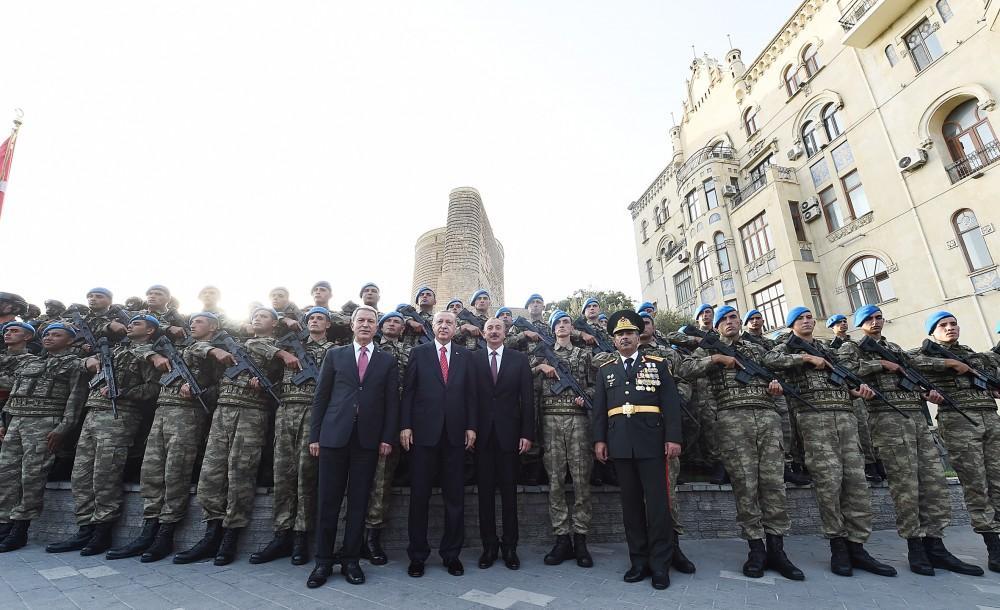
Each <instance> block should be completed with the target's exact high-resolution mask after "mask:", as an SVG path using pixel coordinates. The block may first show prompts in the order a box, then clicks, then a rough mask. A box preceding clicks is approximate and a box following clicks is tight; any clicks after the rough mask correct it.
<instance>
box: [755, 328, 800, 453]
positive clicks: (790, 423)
mask: <svg viewBox="0 0 1000 610" xmlns="http://www.w3.org/2000/svg"><path fill="white" fill-rule="evenodd" d="M740 339H741V340H743V341H745V342H748V343H753V344H756V345H758V346H760V347H762V348H763V349H764V352H765V353H767V352H769V351H771V350H772V349H774V346H775V345H777V343H776V342H775V341H773V340H772V339H768V338H767V337H765V336H764V335H755V334H753V333H751V332H748V331H743V334H742V335H740ZM771 400H773V401H774V407H775V410H777V412H778V415H780V416H781V438H782V439H783V440H784V442H783V443H782V447H784V448H785V452H786V453H785V455H786V458H791V459H792V460H793V461H796V462H798V463H800V464H801V463H802V442H801V439H800V438H799V434H798V430H797V429H796V427H795V414H794V413H792V411H791V410H790V409H789V408H788V401H787V400H786V399H785V397H784V396H775V397H773V398H772V399H771Z"/></svg>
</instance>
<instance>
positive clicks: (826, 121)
mask: <svg viewBox="0 0 1000 610" xmlns="http://www.w3.org/2000/svg"><path fill="white" fill-rule="evenodd" d="M823 129H825V130H826V139H827V140H829V141H831V142H832V141H834V140H835V139H836V138H837V136H839V135H840V134H842V133H844V130H843V128H842V127H841V126H840V118H839V117H838V116H837V105H836V104H827V105H826V106H825V107H824V108H823Z"/></svg>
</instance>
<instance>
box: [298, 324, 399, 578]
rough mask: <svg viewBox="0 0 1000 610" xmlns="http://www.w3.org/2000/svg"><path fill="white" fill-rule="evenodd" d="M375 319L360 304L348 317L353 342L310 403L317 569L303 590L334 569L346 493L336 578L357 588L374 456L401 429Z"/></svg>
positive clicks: (334, 357) (330, 365) (395, 376)
mask: <svg viewBox="0 0 1000 610" xmlns="http://www.w3.org/2000/svg"><path fill="white" fill-rule="evenodd" d="M376 320H377V314H376V312H375V309H373V308H372V307H370V306H368V305H361V306H360V307H358V308H357V309H356V310H354V313H353V314H351V330H352V331H353V332H354V341H353V342H352V343H351V344H350V345H344V346H341V347H336V348H333V349H332V350H330V352H329V353H328V354H327V355H326V358H324V359H323V368H322V369H321V371H320V377H319V382H318V383H317V386H316V395H315V397H314V398H313V405H312V425H311V432H310V437H309V453H310V454H312V455H313V456H318V457H319V496H318V513H319V518H318V520H317V521H318V525H317V530H316V567H315V568H314V569H313V571H312V574H310V575H309V579H308V580H307V581H306V586H308V587H309V588H316V587H320V586H322V585H323V584H324V583H325V582H326V579H327V578H329V576H330V574H331V572H332V571H333V549H334V544H335V543H336V540H337V522H338V520H339V519H340V503H341V501H342V500H343V498H344V490H345V488H346V490H347V520H346V524H345V527H344V542H343V551H342V553H341V568H340V571H341V573H342V574H343V575H344V576H345V577H346V579H347V582H349V583H351V584H352V585H360V584H361V583H363V582H364V581H365V575H364V573H363V572H362V571H361V567H360V566H359V565H358V556H359V555H360V554H361V538H362V534H363V532H364V525H365V514H366V513H367V510H368V496H369V495H370V494H371V486H372V480H373V479H374V477H375V467H376V465H377V464H378V457H379V455H383V456H385V455H389V453H391V452H392V450H393V447H392V446H393V443H395V440H396V434H397V431H398V430H399V367H398V365H397V364H396V359H395V358H394V357H393V356H390V355H389V354H387V353H385V352H382V351H380V350H378V349H376V348H375V344H374V343H372V338H373V337H374V336H375V328H376Z"/></svg>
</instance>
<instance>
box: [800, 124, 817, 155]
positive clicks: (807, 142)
mask: <svg viewBox="0 0 1000 610" xmlns="http://www.w3.org/2000/svg"><path fill="white" fill-rule="evenodd" d="M802 145H803V146H804V147H805V149H806V157H811V156H813V155H815V154H816V153H818V152H819V146H818V145H817V144H816V124H815V123H813V122H812V121H806V124H805V125H803V126H802Z"/></svg>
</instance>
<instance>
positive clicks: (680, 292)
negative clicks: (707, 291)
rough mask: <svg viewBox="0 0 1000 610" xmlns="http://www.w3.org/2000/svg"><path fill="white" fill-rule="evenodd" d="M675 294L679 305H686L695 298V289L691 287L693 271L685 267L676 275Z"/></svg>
mask: <svg viewBox="0 0 1000 610" xmlns="http://www.w3.org/2000/svg"><path fill="white" fill-rule="evenodd" d="M674 293H675V294H676V295H677V304H678V305H681V304H683V303H686V302H687V301H688V300H689V299H691V297H693V296H694V287H693V286H692V285H691V269H690V268H688V267H685V268H684V269H683V270H681V271H680V272H679V273H677V274H676V275H674Z"/></svg>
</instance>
